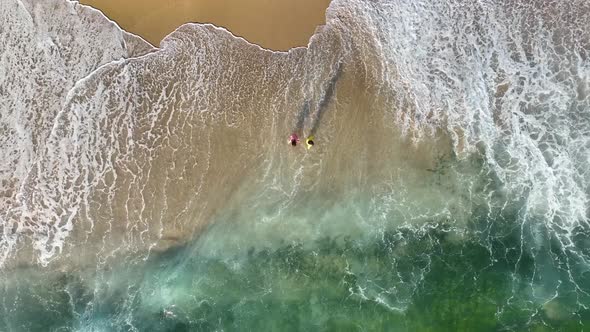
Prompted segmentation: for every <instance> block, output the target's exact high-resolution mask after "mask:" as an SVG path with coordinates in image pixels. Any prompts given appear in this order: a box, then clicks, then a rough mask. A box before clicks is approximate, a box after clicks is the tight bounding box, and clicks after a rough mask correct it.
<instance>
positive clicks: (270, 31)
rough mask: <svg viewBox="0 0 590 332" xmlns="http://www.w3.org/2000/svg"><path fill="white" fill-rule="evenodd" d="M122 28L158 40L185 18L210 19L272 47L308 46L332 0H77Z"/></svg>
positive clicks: (280, 48)
mask: <svg viewBox="0 0 590 332" xmlns="http://www.w3.org/2000/svg"><path fill="white" fill-rule="evenodd" d="M80 2H81V3H83V4H88V5H91V6H93V7H95V8H98V9H100V10H101V11H103V12H104V13H105V14H106V15H107V16H108V17H109V18H111V19H112V20H114V21H116V22H117V23H118V24H119V25H120V26H121V27H122V28H123V29H125V30H127V31H129V32H132V33H135V34H138V35H140V36H142V37H143V38H145V39H146V40H148V41H149V42H151V43H152V44H153V45H156V46H157V45H159V43H160V41H161V40H162V38H164V37H165V36H166V35H168V34H169V33H170V32H172V31H174V30H175V29H176V28H177V27H178V26H180V25H182V24H183V23H187V22H198V23H212V24H214V25H217V26H222V27H225V28H227V29H228V30H230V31H231V32H232V33H233V34H234V35H237V36H240V37H244V38H245V39H246V40H248V41H249V42H251V43H255V44H258V45H260V46H262V47H264V48H269V49H273V50H288V49H290V48H292V47H297V46H306V45H307V43H308V40H309V38H310V37H311V35H313V33H314V31H315V29H316V27H317V26H318V25H322V24H324V23H325V11H326V8H327V7H328V5H329V3H330V0H284V1H271V0H248V1H244V0H126V1H124V2H121V1H119V0H81V1H80Z"/></svg>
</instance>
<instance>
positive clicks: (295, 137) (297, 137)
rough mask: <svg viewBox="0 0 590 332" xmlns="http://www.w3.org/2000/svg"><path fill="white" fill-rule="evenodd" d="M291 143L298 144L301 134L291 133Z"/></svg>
mask: <svg viewBox="0 0 590 332" xmlns="http://www.w3.org/2000/svg"><path fill="white" fill-rule="evenodd" d="M289 143H291V145H293V146H297V143H299V136H297V134H295V133H293V134H291V136H289Z"/></svg>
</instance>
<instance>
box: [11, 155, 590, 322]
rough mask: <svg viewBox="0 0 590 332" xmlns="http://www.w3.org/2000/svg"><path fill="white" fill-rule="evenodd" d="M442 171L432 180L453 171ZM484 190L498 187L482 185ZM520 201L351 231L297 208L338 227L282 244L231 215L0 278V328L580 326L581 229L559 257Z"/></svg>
mask: <svg viewBox="0 0 590 332" xmlns="http://www.w3.org/2000/svg"><path fill="white" fill-rule="evenodd" d="M443 164H445V165H446V166H441V167H440V168H438V169H437V170H435V172H440V173H441V174H444V173H447V172H448V169H449V168H453V167H458V166H457V165H456V164H454V165H453V164H451V165H450V164H448V162H443ZM474 165H475V166H477V165H479V166H480V167H481V160H480V161H479V162H478V161H476V162H471V163H469V166H474ZM463 167H465V166H464V165H463ZM482 183H485V186H484V187H485V188H488V189H487V190H489V191H490V192H493V191H494V190H495V189H496V188H494V181H493V179H489V178H488V180H487V181H482ZM496 199H499V198H496ZM353 200H354V201H356V202H361V205H363V204H365V205H367V207H365V208H366V209H369V208H368V205H370V204H369V203H366V202H365V203H362V200H361V199H360V198H359V197H354V199H353ZM515 203H516V202H515ZM357 204H358V203H357ZM519 204H522V202H520V203H518V204H515V206H514V207H513V208H512V209H511V208H508V207H504V208H502V209H490V208H489V207H487V205H482V206H479V207H474V208H473V211H474V212H473V214H472V215H471V216H470V218H469V220H468V221H467V222H466V224H465V225H464V226H458V225H457V222H456V221H455V220H452V219H450V220H449V219H446V218H445V219H441V220H437V219H432V220H429V221H428V222H427V223H425V224H422V225H420V226H416V225H411V224H407V223H404V222H403V221H402V222H400V221H399V220H388V224H390V225H398V226H394V227H389V228H381V229H378V228H372V230H373V231H366V230H365V231H360V232H359V231H351V230H346V229H344V228H343V227H342V226H344V225H351V224H355V223H357V222H358V218H360V216H356V217H355V216H354V215H353V214H352V213H350V211H351V210H350V209H349V210H347V209H346V208H343V207H342V206H339V205H337V204H336V205H334V206H332V207H331V208H330V209H333V210H335V211H340V212H330V211H325V209H326V208H325V206H321V207H320V206H308V208H307V209H305V210H302V209H301V207H295V208H292V209H290V210H288V212H287V213H284V215H283V217H282V218H281V220H282V221H284V222H293V220H300V219H302V218H305V215H307V216H308V218H310V219H311V218H313V217H316V216H321V215H324V218H325V219H327V220H325V222H328V223H331V224H336V225H340V226H341V228H340V229H339V230H331V231H326V230H322V231H321V232H318V233H317V236H316V237H313V238H309V234H308V233H306V232H302V233H299V234H296V235H294V236H292V237H289V238H288V240H285V239H287V237H285V236H282V235H281V234H280V233H279V234H276V233H272V232H264V228H265V227H269V226H264V225H261V223H260V220H241V221H240V222H241V224H242V225H246V226H244V228H250V227H252V228H255V232H257V233H258V234H263V235H259V236H258V238H257V239H256V241H250V239H249V237H248V233H247V232H245V231H244V230H243V229H240V228H236V224H235V223H236V221H237V220H230V219H226V218H224V219H223V220H219V221H218V222H216V223H214V224H213V225H212V226H210V228H209V229H208V230H207V231H205V233H204V234H203V235H202V236H200V237H199V238H198V239H196V240H194V241H192V242H191V243H189V244H186V245H184V246H180V247H176V248H173V249H170V250H168V251H165V252H162V253H159V254H152V255H151V256H150V257H149V258H147V259H143V258H141V259H131V258H128V259H124V260H123V261H120V262H119V263H117V264H115V265H113V266H111V267H110V268H108V269H100V270H95V269H89V270H87V271H84V270H81V271H75V272H68V273H60V272H57V271H49V272H44V273H39V270H37V269H30V270H27V269H23V270H21V271H18V272H16V273H12V274H8V275H4V279H3V283H4V288H3V289H2V291H1V296H2V301H3V302H2V307H1V309H0V310H1V311H2V312H1V313H2V315H1V316H2V317H3V319H2V320H0V330H6V331H312V330H313V331H383V330H395V331H472V330H478V331H498V330H533V331H554V330H562V331H579V330H583V329H584V326H585V325H586V324H588V323H590V310H588V309H587V308H585V303H588V302H589V301H590V295H589V294H588V292H589V291H590V289H589V287H588V286H589V285H590V271H589V270H588V268H587V266H586V264H585V262H584V261H583V260H581V259H580V256H579V255H580V253H582V254H588V252H589V251H590V242H589V241H588V240H587V239H588V236H587V235H588V232H589V231H590V229H588V228H580V229H577V230H576V234H577V235H576V237H575V238H574V241H575V245H576V248H578V249H577V250H578V251H576V252H572V251H570V250H564V249H563V248H562V247H561V245H560V244H559V242H558V240H557V239H556V238H555V237H554V236H552V234H551V232H550V230H548V229H547V228H545V227H543V226H541V227H538V226H539V225H535V224H534V221H531V222H530V223H520V222H519V220H521V218H522V217H521V216H519V213H520V212H519V208H518V207H519ZM358 208H359V206H356V207H354V208H352V210H357V209H358ZM322 209H323V210H322ZM231 215H232V216H233V217H235V216H236V214H235V213H232V214H231ZM326 216H328V217H326ZM365 222H366V221H365ZM519 223H520V226H519V227H514V225H515V224H519ZM256 225H258V226H256ZM312 228H313V227H312ZM317 229H321V225H320V223H318V224H317ZM317 229H316V230H317ZM375 230H377V231H375ZM228 232H233V233H238V234H241V236H240V237H232V236H228ZM294 233H296V231H294ZM324 234H331V235H324ZM297 238H299V240H297ZM533 243H534V245H532V244H533Z"/></svg>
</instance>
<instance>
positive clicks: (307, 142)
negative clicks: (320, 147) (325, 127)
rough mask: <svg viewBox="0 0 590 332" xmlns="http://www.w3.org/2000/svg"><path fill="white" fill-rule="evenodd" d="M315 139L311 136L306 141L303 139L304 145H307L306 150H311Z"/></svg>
mask: <svg viewBox="0 0 590 332" xmlns="http://www.w3.org/2000/svg"><path fill="white" fill-rule="evenodd" d="M314 139H315V138H314V137H313V135H309V136H308V137H307V138H306V139H305V144H306V145H307V149H308V150H309V149H311V148H312V147H313V145H314V142H313V140H314Z"/></svg>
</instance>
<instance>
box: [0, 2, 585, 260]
mask: <svg viewBox="0 0 590 332" xmlns="http://www.w3.org/2000/svg"><path fill="white" fill-rule="evenodd" d="M0 6H1V7H0V9H1V10H2V11H3V12H6V13H8V15H5V16H4V17H3V20H4V21H2V27H3V28H4V27H7V29H3V30H2V31H3V32H2V33H1V34H0V37H1V38H2V40H0V41H1V42H2V45H8V46H7V48H6V49H5V50H4V51H3V52H2V57H1V58H0V63H1V66H0V74H1V75H0V98H1V100H0V105H1V106H0V107H1V111H2V118H1V119H0V125H1V126H2V127H1V128H2V130H3V132H5V133H6V135H4V136H3V137H2V140H3V141H2V147H1V149H0V156H1V157H2V160H3V162H2V164H0V167H1V168H2V173H1V175H0V177H1V180H2V188H1V190H2V191H3V195H2V200H1V201H0V204H2V209H1V210H2V215H0V218H1V219H0V224H1V225H2V226H3V227H2V233H3V239H2V242H0V245H1V246H3V247H2V249H3V250H1V252H2V253H3V254H4V255H5V256H4V257H2V260H4V259H6V255H8V254H9V253H11V252H12V251H11V250H12V249H13V248H14V246H15V241H16V240H17V239H18V238H19V236H22V235H23V234H28V235H29V236H31V238H32V239H33V242H34V243H35V248H36V249H37V252H38V254H39V255H40V260H41V261H42V262H47V261H49V260H50V259H51V258H52V257H54V256H55V255H56V254H57V253H58V252H59V251H60V248H61V247H63V244H64V241H66V242H67V240H66V238H67V236H68V235H69V234H71V233H72V230H74V229H76V227H78V228H79V229H80V232H81V233H85V234H86V235H85V238H84V239H83V240H81V241H82V242H84V241H86V240H88V239H90V240H89V241H90V242H100V241H102V242H103V243H102V244H101V245H99V247H98V249H97V250H98V252H99V255H102V256H105V257H107V256H110V255H113V254H114V253H115V252H116V251H117V250H120V249H121V248H122V247H125V248H128V249H130V250H138V251H141V249H140V248H145V247H148V248H156V247H157V246H158V245H157V244H156V241H158V240H162V239H166V238H170V239H173V238H175V237H179V238H184V239H186V237H187V236H186V234H187V233H188V234H192V232H194V231H196V230H198V229H200V227H204V225H206V223H205V222H202V221H203V220H206V221H210V220H213V219H214V217H217V218H218V219H223V218H222V217H225V216H224V215H223V213H222V212H220V210H221V207H222V206H223V207H224V208H225V207H226V205H225V204H227V211H234V212H235V211H237V210H239V209H235V208H232V206H231V204H238V205H239V204H240V203H243V202H245V201H249V198H251V197H262V198H264V199H265V201H264V202H262V203H259V204H260V206H258V205H255V206H256V207H257V208H260V210H256V211H250V212H253V215H252V217H253V218H254V217H261V218H260V219H261V220H262V222H261V225H267V226H268V230H276V229H280V230H281V231H280V232H275V233H278V235H281V234H283V235H284V234H285V233H288V231H287V229H288V227H285V225H284V224H278V222H279V221H280V220H281V219H282V218H284V216H285V215H288V214H290V215H292V213H291V212H292V211H293V209H295V208H297V207H299V206H301V205H302V201H303V200H304V197H305V195H306V194H309V193H312V192H314V191H316V190H317V191H322V192H325V193H326V196H325V197H332V199H335V200H336V199H338V198H343V197H345V196H346V195H341V196H338V193H339V192H341V191H344V190H348V189H350V187H352V186H354V185H356V186H358V187H362V189H360V191H359V192H361V193H362V194H366V195H371V196H372V199H371V200H369V201H368V203H367V206H369V207H364V208H361V207H356V208H354V207H348V208H349V209H342V210H340V207H339V206H338V204H336V205H333V206H335V208H334V210H333V211H326V212H325V214H324V215H325V216H326V218H325V220H324V222H319V223H318V224H317V225H314V224H311V223H310V221H309V220H308V221H307V224H302V225H301V228H300V229H299V231H300V232H299V233H296V234H289V235H293V238H296V237H297V236H299V235H301V236H300V238H301V237H303V238H313V237H314V236H319V235H321V234H322V232H328V233H329V232H333V233H337V232H338V231H339V230H341V229H342V228H339V226H342V224H336V225H334V224H333V223H332V222H331V221H332V220H333V219H334V218H336V217H334V216H339V215H343V214H347V213H349V212H350V211H352V212H350V213H353V214H356V215H358V216H359V218H358V220H359V223H358V224H350V225H349V226H350V228H349V229H348V231H350V232H351V233H354V232H356V230H357V229H361V231H366V229H371V228H372V227H377V228H379V227H383V226H384V225H385V224H387V223H389V222H390V220H392V219H403V220H405V221H406V222H408V223H412V221H416V223H423V222H426V221H428V220H433V219H452V220H454V221H456V222H459V221H461V220H463V221H464V220H465V219H467V218H468V216H469V215H470V212H471V211H470V209H471V208H472V206H471V204H475V203H473V201H474V200H476V199H487V198H488V195H490V193H489V192H488V191H485V192H481V193H479V192H475V190H476V188H475V185H474V184H473V182H474V179H475V178H476V177H477V174H467V175H465V176H464V177H462V176H461V174H457V172H458V170H453V171H452V172H451V173H452V177H450V178H448V179H443V180H441V181H439V182H443V184H439V183H438V184H437V182H436V181H438V180H440V179H437V178H436V176H435V175H432V176H430V175H428V174H429V173H428V172H426V171H425V170H424V169H419V170H415V169H414V168H416V167H417V166H416V165H417V164H419V163H418V162H415V163H412V162H410V161H407V162H406V161H405V160H401V161H399V163H396V164H391V165H382V164H380V163H379V158H378V157H380V156H381V155H382V154H384V155H390V154H392V151H393V150H391V151H390V150H386V148H384V147H382V146H388V145H395V144H400V145H399V146H403V145H402V144H401V143H399V142H398V141H399V140H400V138H399V137H398V135H397V133H398V132H401V133H402V134H403V135H405V137H408V138H410V139H413V140H414V141H415V142H416V144H429V141H433V140H438V139H439V138H440V136H437V135H439V134H440V132H441V130H442V131H443V133H448V134H449V135H450V136H451V137H452V140H453V144H454V149H455V153H456V154H457V155H458V156H459V159H463V160H465V159H468V158H469V157H470V156H471V155H472V154H476V153H482V155H483V157H484V159H485V165H484V166H485V168H486V169H489V170H491V172H493V173H494V176H495V177H496V178H497V179H498V181H499V186H498V188H497V189H496V190H497V191H502V194H503V195H502V197H504V198H505V200H504V201H495V200H494V201H493V200H489V202H488V203H489V205H490V208H491V209H500V208H502V207H503V206H504V205H506V204H509V203H511V202H515V201H520V202H522V203H523V206H519V208H521V209H522V210H521V214H520V216H522V219H521V220H519V222H520V223H522V224H534V225H535V226H533V227H536V225H539V226H540V227H546V228H548V229H550V230H551V231H552V232H554V233H555V234H557V236H558V238H559V239H560V241H562V244H563V246H564V247H566V248H571V250H572V251H574V252H576V248H575V247H574V246H573V245H572V243H571V236H572V232H573V231H574V229H575V228H576V227H577V226H580V225H586V223H587V220H588V209H589V208H588V192H589V183H590V182H589V181H590V177H589V175H588V172H587V169H588V167H589V166H590V165H589V163H590V152H589V151H590V150H589V149H588V148H589V145H590V142H589V132H590V114H589V112H590V111H589V110H590V97H589V95H588V92H589V87H588V81H589V79H590V64H589V60H588V56H589V55H588V54H589V39H590V37H589V36H588V33H589V32H588V31H590V29H588V27H587V25H588V22H589V21H590V20H589V18H590V17H588V15H589V14H588V13H589V10H588V8H587V6H588V5H587V4H586V3H584V2H582V1H571V2H569V3H567V4H565V3H564V4H553V3H551V4H549V3H542V2H539V3H538V4H535V5H531V4H527V3H525V2H519V1H511V2H500V1H495V2H469V3H467V2H463V1H450V2H449V1H447V2H440V1H419V2H403V1H360V0H335V1H333V2H332V4H331V5H330V8H329V10H328V13H327V25H326V27H325V28H323V29H321V30H320V32H318V33H317V34H316V35H315V36H314V37H313V38H312V40H311V42H310V45H309V47H308V48H307V49H303V48H299V49H295V50H292V51H290V52H286V53H285V52H277V53H274V52H271V51H268V50H262V49H260V48H257V47H254V46H252V45H249V44H248V43H247V42H246V41H244V40H238V39H236V38H235V37H233V36H232V35H230V34H229V33H228V32H227V31H225V30H222V29H219V28H215V27H213V26H210V25H196V24H188V25H184V26H182V27H179V28H178V29H177V30H176V31H175V32H174V33H172V34H171V35H170V36H168V38H167V39H166V40H165V41H164V42H163V43H162V48H161V49H159V50H157V51H155V52H153V53H150V54H147V55H145V56H139V55H143V54H144V53H145V51H146V50H149V46H146V45H145V44H142V43H141V42H140V41H138V40H137V39H133V38H132V37H130V36H129V35H126V34H125V33H123V32H122V31H121V30H120V29H119V28H118V27H117V26H116V25H114V24H113V23H112V22H110V21H108V20H107V19H106V18H105V17H104V16H102V15H100V14H99V13H98V12H97V11H94V10H89V9H82V8H83V7H81V6H79V5H77V4H75V3H71V2H60V1H57V0H55V1H44V2H40V3H35V4H33V2H15V1H3V2H2V4H0ZM51 6H57V7H58V8H57V9H55V10H51V11H50V10H49V9H47V8H49V7H51ZM48 12H52V13H53V14H52V15H48V14H47V13H48ZM72 31H76V37H75V38H73V37H72V36H71V34H72ZM130 40H134V42H130ZM98 44H100V47H97V46H96V45H98ZM132 44H133V45H139V46H137V47H135V46H133V47H134V50H133V51H132V50H130V49H129V48H130V47H131V45H132ZM142 45H143V46H142ZM136 48H137V50H141V51H135V49H136ZM124 58H131V59H127V60H122V59H124ZM339 63H343V64H344V68H345V70H348V71H347V73H348V75H352V74H351V73H354V75H359V76H363V75H364V76H365V77H362V79H363V80H364V81H363V82H369V83H371V84H372V86H364V87H362V88H364V89H366V90H367V91H366V92H365V91H363V92H364V93H365V94H364V96H366V95H368V96H369V99H370V100H371V101H372V100H375V104H376V105H377V104H378V106H373V105H371V103H368V105H367V104H362V103H359V105H361V106H362V108H361V109H359V107H356V108H355V107H353V106H358V105H353V106H350V105H352V104H354V103H353V101H351V100H348V99H347V98H346V97H347V96H344V95H343V94H342V93H340V94H338V91H337V92H336V94H335V96H334V100H333V101H332V102H333V105H336V106H333V105H332V106H331V108H329V110H330V113H327V115H325V116H324V118H323V120H322V121H323V122H322V128H321V130H322V138H321V139H322V141H321V143H320V144H319V145H318V147H317V149H315V152H316V153H314V154H312V153H308V154H301V155H294V154H293V153H291V151H290V150H286V149H285V147H284V144H278V143H276V144H275V142H279V141H280V142H283V141H284V137H285V132H286V131H289V130H291V129H292V125H293V123H294V122H296V121H295V120H294V119H296V118H297V113H298V112H299V110H300V108H301V106H302V105H303V104H304V102H306V100H309V101H310V103H311V104H312V105H313V107H312V108H313V113H312V116H311V117H313V116H315V115H316V114H318V112H319V111H318V110H317V108H318V107H319V104H320V102H319V100H321V98H322V95H323V94H324V93H325V90H326V88H325V87H326V84H327V82H329V81H330V79H331V77H333V75H334V70H335V68H336V67H337V64H339ZM47 68H53V69H52V70H47ZM350 68H354V69H350ZM359 80H360V78H359ZM355 88H357V89H358V87H355ZM339 89H340V88H339ZM351 89H352V88H351ZM383 105H385V107H382V106H383ZM369 110H370V111H371V112H372V113H370V114H369V115H366V114H364V113H362V112H369ZM351 112H358V113H354V114H353V113H351ZM58 113H59V114H58ZM355 116H356V117H358V118H359V119H361V120H362V121H358V126H357V127H347V131H346V132H344V133H343V130H342V128H341V126H344V123H354V119H355ZM351 118H352V119H353V120H350V119H351ZM341 119H347V120H346V121H344V120H341ZM370 121H375V123H376V124H375V128H376V127H379V126H383V127H385V128H391V130H392V131H391V133H392V134H391V137H393V138H391V137H388V138H384V139H383V142H379V144H375V146H378V148H375V151H372V150H371V149H372V148H373V147H372V146H370V145H369V146H367V145H363V144H359V145H354V144H358V139H355V137H357V138H358V137H361V138H362V137H364V136H362V135H365V132H368V131H369V130H371V128H372V127H371V126H370V124H369V122H370ZM310 122H311V120H309V119H307V120H305V122H304V125H305V127H306V128H307V127H309V125H310ZM359 132H361V134H359ZM347 135H348V136H353V137H352V138H351V137H344V136H347ZM354 135H358V136H354ZM367 135H368V134H367ZM442 136H444V135H442ZM263 140H266V141H272V142H273V143H272V144H267V145H268V146H266V145H265V146H264V147H256V148H252V147H251V145H248V144H243V142H259V141H263ZM349 143H350V145H348V144H349ZM343 145H346V146H354V147H358V148H359V149H358V150H355V151H352V152H351V151H346V149H344V148H342V146H343ZM441 145H442V144H441ZM396 146H397V145H396ZM326 147H330V148H329V149H328V148H326ZM400 149H401V148H400ZM335 151H337V152H338V154H336V152H335ZM396 152H397V151H396ZM347 153H348V154H350V156H349V157H350V158H349V159H346V157H347V156H348V155H347ZM429 153H431V151H430V152H429ZM335 154H336V156H337V158H336V157H334V156H335ZM227 155H231V158H229V159H228V158H227V157H224V156H227ZM341 156H342V157H341ZM358 156H363V157H362V158H359V157H358ZM340 157H341V159H338V158H340ZM406 157H407V159H412V158H414V157H416V156H410V155H409V154H408V155H407V156H406ZM224 158H225V159H224ZM369 158H372V159H371V162H370V163H368V162H366V161H364V159H369ZM416 158H417V157H416ZM398 159H402V158H398ZM346 162H351V163H354V164H353V166H351V167H349V168H352V170H351V169H348V168H347V167H343V166H341V165H340V164H339V163H346ZM396 162H397V161H396ZM376 165H379V166H376ZM387 166H389V167H391V170H389V169H387ZM420 166H423V165H422V164H420ZM259 168H260V169H262V170H263V171H261V172H260V173H255V170H257V169H259ZM375 169H377V170H378V171H381V173H379V172H377V173H378V174H381V175H384V176H385V175H387V176H388V177H384V178H383V179H379V181H377V180H375V179H370V176H369V173H371V172H370V171H374V170H375ZM383 169H385V171H384V170H383ZM220 170H223V171H220ZM336 171H339V172H341V173H342V174H344V175H346V176H347V179H346V180H343V179H336V178H331V176H333V175H334V174H337V175H342V174H340V173H336ZM414 171H416V172H414ZM418 171H419V172H421V173H418ZM413 172H414V173H413ZM475 173H476V172H475ZM334 176H336V175H334ZM445 181H446V182H445ZM451 182H455V184H450V183H451ZM417 184H420V185H421V187H420V188H416V187H417ZM429 186H432V187H429ZM462 191H463V192H462ZM17 193H18V195H17ZM329 195H333V196H329ZM478 195H480V196H483V197H477V196H478ZM346 197H347V198H350V197H349V196H346ZM496 205H498V206H496ZM320 208H321V204H320ZM343 210H344V211H346V212H342V211H343ZM259 211H265V213H261V214H256V213H254V212H259ZM289 211H291V212H289ZM287 212H289V213H287ZM246 214H247V213H246ZM220 216H222V217H220ZM232 217H234V216H230V217H228V218H227V219H232ZM235 219H239V218H235ZM303 219H306V218H303ZM197 221H198V222H197ZM82 225H84V226H82ZM586 226H587V225H586ZM261 227H262V226H260V225H257V226H256V227H255V228H253V229H254V230H255V231H257V232H258V231H260V233H257V234H258V235H259V236H262V234H265V233H264V230H262V228H261ZM314 227H315V228H314ZM318 230H321V231H322V232H319V231H318ZM269 233H272V232H269ZM105 234H107V235H105ZM254 235H256V234H254ZM254 235H253V236H252V239H255V238H256V236H254ZM295 235H296V236H295ZM93 236H96V237H98V239H97V238H93ZM109 241H110V242H112V243H110V244H109ZM87 250H89V251H90V250H92V249H87ZM583 258H584V259H586V257H583Z"/></svg>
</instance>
